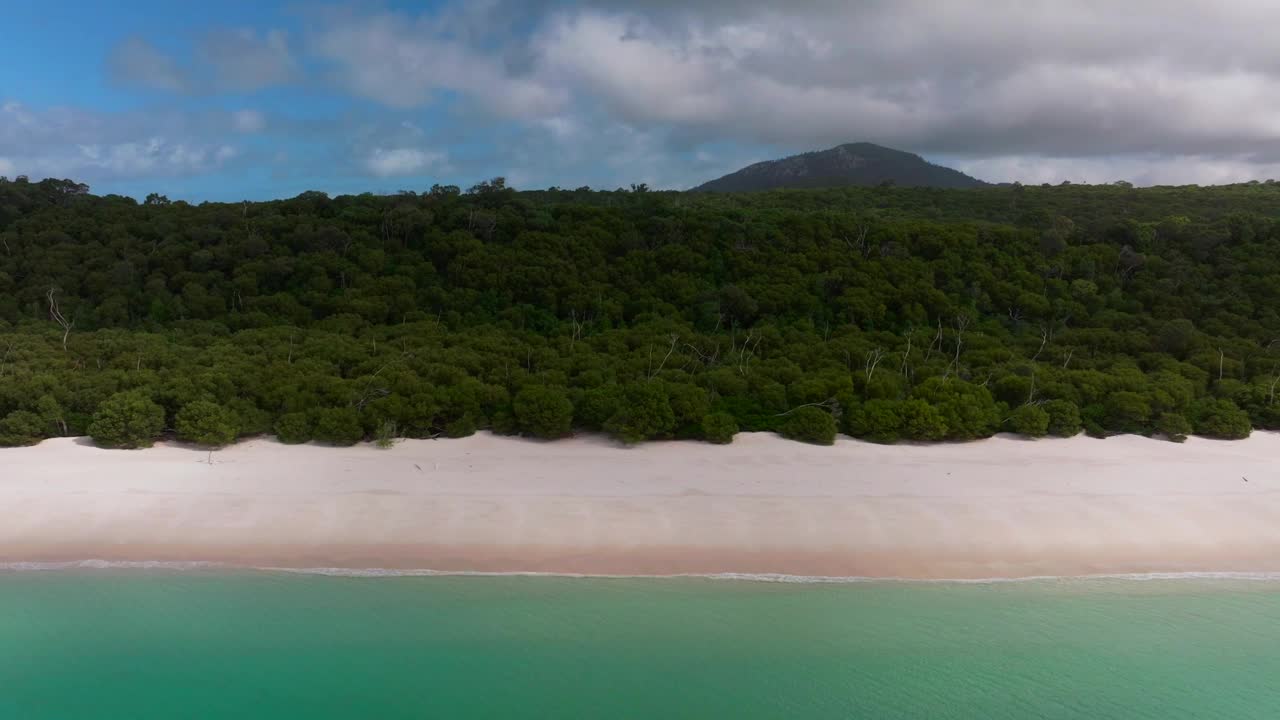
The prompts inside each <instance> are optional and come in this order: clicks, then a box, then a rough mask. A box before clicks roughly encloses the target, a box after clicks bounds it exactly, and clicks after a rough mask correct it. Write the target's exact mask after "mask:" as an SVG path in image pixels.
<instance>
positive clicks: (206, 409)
mask: <svg viewBox="0 0 1280 720" xmlns="http://www.w3.org/2000/svg"><path fill="white" fill-rule="evenodd" d="M174 429H175V430H176V431H177V432H178V437H179V438H180V439H182V440H186V441H187V442H192V443H196V444H197V445H204V446H206V447H211V448H219V447H222V446H224V445H230V444H231V443H233V442H235V439H236V436H237V434H238V433H239V427H238V421H237V418H236V415H235V413H233V412H231V411H230V410H228V409H227V408H225V407H223V406H221V405H219V404H218V403H215V402H210V401H208V400H196V401H195V402H192V403H188V404H187V405H186V406H184V407H183V408H182V409H181V410H179V411H178V414H177V416H176V417H175V418H174Z"/></svg>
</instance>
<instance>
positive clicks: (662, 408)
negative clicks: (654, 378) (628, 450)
mask: <svg viewBox="0 0 1280 720" xmlns="http://www.w3.org/2000/svg"><path fill="white" fill-rule="evenodd" d="M675 426H676V415H675V412H674V411H673V410H672V409H671V403H670V401H669V400H668V399H667V392H666V390H665V389H664V388H663V386H662V383H661V382H642V383H636V384H634V385H630V386H628V387H627V389H626V391H625V393H624V396H623V401H622V403H621V405H620V406H619V408H618V409H617V411H615V412H614V414H613V417H611V418H609V421H608V422H607V423H605V426H604V429H605V431H606V432H608V433H609V434H610V435H613V436H614V437H616V438H618V439H620V440H622V441H623V442H626V443H637V442H641V441H642V440H649V439H652V438H657V437H664V436H666V435H667V434H669V433H670V432H671V431H672V430H674V429H675Z"/></svg>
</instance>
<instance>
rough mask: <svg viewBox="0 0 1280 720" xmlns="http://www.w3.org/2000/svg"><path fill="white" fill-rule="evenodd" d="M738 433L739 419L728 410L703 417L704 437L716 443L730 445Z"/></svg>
mask: <svg viewBox="0 0 1280 720" xmlns="http://www.w3.org/2000/svg"><path fill="white" fill-rule="evenodd" d="M737 434H738V421H737V420H735V419H734V417H733V416H732V415H730V414H729V413H726V412H715V413H711V414H710V415H707V416H706V417H704V418H703V419H702V437H704V438H705V439H706V440H707V442H710V443H715V444H716V445H728V444H729V443H731V442H733V436H734V435H737Z"/></svg>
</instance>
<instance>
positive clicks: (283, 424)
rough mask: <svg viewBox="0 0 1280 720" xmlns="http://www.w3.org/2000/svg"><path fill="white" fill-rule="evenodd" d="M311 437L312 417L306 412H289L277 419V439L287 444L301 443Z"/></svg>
mask: <svg viewBox="0 0 1280 720" xmlns="http://www.w3.org/2000/svg"><path fill="white" fill-rule="evenodd" d="M311 438H312V434H311V418H309V417H308V416H307V414H306V413H300V412H295V413H289V414H287V415H281V416H280V419H279V420H276V439H278V440H279V441H280V442H282V443H284V444H285V445H301V444H302V443H306V442H311Z"/></svg>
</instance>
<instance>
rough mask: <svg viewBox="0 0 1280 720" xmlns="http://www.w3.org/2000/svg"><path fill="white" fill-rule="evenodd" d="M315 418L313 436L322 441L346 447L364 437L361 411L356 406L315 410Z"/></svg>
mask: <svg viewBox="0 0 1280 720" xmlns="http://www.w3.org/2000/svg"><path fill="white" fill-rule="evenodd" d="M313 418H314V420H313V424H312V428H313V430H312V434H313V437H314V438H315V439H316V440H319V441H320V442H322V443H325V444H327V445H337V446H339V447H345V446H348V445H355V444H356V443H358V442H360V441H361V440H363V439H364V428H363V427H362V426H361V425H360V413H358V412H356V410H355V408H350V407H338V408H320V409H319V410H316V411H315V412H314V414H313Z"/></svg>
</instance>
